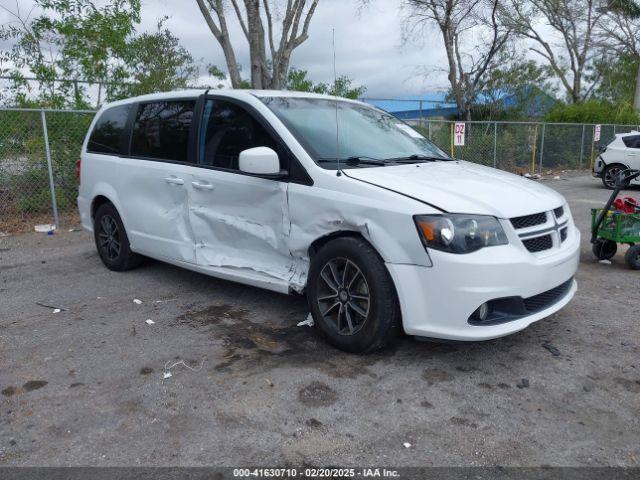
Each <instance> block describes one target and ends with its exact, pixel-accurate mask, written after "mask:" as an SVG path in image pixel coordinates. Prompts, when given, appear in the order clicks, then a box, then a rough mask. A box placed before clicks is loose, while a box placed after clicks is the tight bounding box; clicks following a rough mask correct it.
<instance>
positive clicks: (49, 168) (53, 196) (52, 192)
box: [40, 110, 60, 228]
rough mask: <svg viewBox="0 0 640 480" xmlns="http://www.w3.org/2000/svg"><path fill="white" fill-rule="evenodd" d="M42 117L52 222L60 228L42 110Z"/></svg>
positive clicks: (45, 120)
mask: <svg viewBox="0 0 640 480" xmlns="http://www.w3.org/2000/svg"><path fill="white" fill-rule="evenodd" d="M40 115H41V117H42V133H43V134H44V151H45V153H46V155H47V169H48V170H49V188H50V189H51V206H52V208H53V222H54V224H55V226H56V228H59V227H60V217H59V216H58V203H57V202H56V187H55V183H54V181H53V167H52V165H51V149H50V148H49V132H48V130H47V116H46V114H45V113H44V110H40Z"/></svg>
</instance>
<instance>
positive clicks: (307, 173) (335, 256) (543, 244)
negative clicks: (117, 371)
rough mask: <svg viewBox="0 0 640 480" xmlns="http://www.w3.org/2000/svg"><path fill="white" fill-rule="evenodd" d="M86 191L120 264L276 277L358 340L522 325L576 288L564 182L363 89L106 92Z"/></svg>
mask: <svg viewBox="0 0 640 480" xmlns="http://www.w3.org/2000/svg"><path fill="white" fill-rule="evenodd" d="M78 168H79V173H80V180H81V182H80V193H79V196H78V207H79V209H80V214H81V217H82V223H83V226H84V227H85V228H86V229H88V230H91V231H93V232H94V236H95V242H96V246H97V249H98V252H99V254H100V257H101V259H102V261H103V262H104V264H105V265H106V266H107V268H110V269H111V270H116V271H122V270H127V269H130V268H133V267H135V266H137V265H138V264H139V262H140V258H141V256H146V257H153V258H155V259H158V260H161V261H164V262H168V263H171V264H174V265H179V266H181V267H185V268H188V269H190V270H195V271H197V272H201V273H204V274H207V275H211V276H215V277H219V278H223V279H227V280H233V281H237V282H241V283H245V284H248V285H253V286H257V287H262V288H267V289H270V290H274V291H277V292H282V293H292V292H300V293H302V292H304V293H306V296H307V298H308V301H309V308H310V310H311V313H312V315H313V319H314V323H315V327H316V328H317V329H318V331H319V332H320V333H321V334H322V335H323V336H324V337H325V338H326V339H327V340H328V341H329V342H330V343H331V344H333V345H335V346H336V347H338V348H341V349H344V350H348V351H353V352H365V351H370V350H373V349H376V348H379V347H381V346H383V345H385V344H386V343H388V342H389V341H391V340H392V339H393V337H394V335H396V334H397V333H398V332H399V331H400V330H401V329H402V330H404V332H406V333H407V334H410V335H415V336H419V337H430V338H440V339H452V340H484V339H490V338H496V337H500V336H503V335H507V334H510V333H513V332H517V331H519V330H522V329H523V328H525V327H527V326H528V325H530V324H531V323H533V322H535V321H537V320H540V319H542V318H544V317H547V316H549V315H550V314H552V313H554V312H556V311H557V310H559V309H560V308H562V307H563V306H564V305H566V304H567V303H568V302H569V301H570V300H571V298H572V297H573V295H574V293H575V291H576V282H575V280H574V274H575V272H576V269H577V265H578V255H579V244H580V234H579V232H578V230H577V229H576V227H575V226H574V223H573V219H572V217H571V212H570V211H569V207H568V205H567V204H566V202H565V200H564V199H563V197H562V196H561V195H559V194H558V193H555V192H554V191H552V190H550V189H549V188H546V187H544V186H542V185H540V184H539V183H536V182H534V181H532V180H528V179H525V178H522V177H518V176H514V175H511V174H509V173H505V172H502V171H498V170H494V169H492V168H488V167H484V166H480V165H475V164H471V163H468V162H464V161H460V160H456V159H453V158H451V157H449V156H448V155H447V154H446V153H445V152H443V151H442V150H440V149H439V148H438V147H436V146H435V145H434V144H432V143H431V142H429V141H428V140H427V139H425V138H424V137H423V136H422V135H421V134H420V133H419V132H418V131H416V130H414V129H413V128H411V127H410V126H409V125H407V124H405V123H402V122H401V121H399V120H397V119H396V118H394V117H392V116H391V115H388V114H387V113H385V112H383V111H381V110H378V109H375V108H372V107H371V106H368V105H366V104H363V103H360V102H356V101H349V100H344V99H336V98H334V97H329V96H323V95H315V94H304V93H295V92H275V91H247V90H243V91H226V92H225V91H216V92H215V93H210V92H208V91H185V92H172V93H166V94H156V95H148V96H143V97H138V98H133V99H128V100H124V101H119V102H114V103H111V104H109V105H106V106H104V107H103V108H102V109H101V110H100V111H99V112H98V114H97V115H96V117H95V119H94V121H93V123H92V125H91V128H90V130H89V133H88V135H87V138H86V140H85V142H84V145H83V149H82V155H81V161H80V165H78Z"/></svg>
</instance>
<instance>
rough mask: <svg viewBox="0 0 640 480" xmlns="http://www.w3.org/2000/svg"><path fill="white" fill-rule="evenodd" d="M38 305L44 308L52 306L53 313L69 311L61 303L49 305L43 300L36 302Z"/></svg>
mask: <svg viewBox="0 0 640 480" xmlns="http://www.w3.org/2000/svg"><path fill="white" fill-rule="evenodd" d="M36 305H38V306H40V307H44V308H50V309H52V310H53V313H60V312H61V311H65V312H68V311H69V310H68V309H67V308H64V307H61V306H59V305H48V304H46V303H42V302H36Z"/></svg>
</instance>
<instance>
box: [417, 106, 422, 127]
mask: <svg viewBox="0 0 640 480" xmlns="http://www.w3.org/2000/svg"><path fill="white" fill-rule="evenodd" d="M418 125H419V126H421V127H422V100H420V120H419V121H418Z"/></svg>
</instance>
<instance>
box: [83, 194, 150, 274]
mask: <svg viewBox="0 0 640 480" xmlns="http://www.w3.org/2000/svg"><path fill="white" fill-rule="evenodd" d="M93 236H94V239H95V242H96V249H97V250H98V255H100V259H101V260H102V263H104V265H105V267H107V268H108V269H109V270H113V271H114V272H123V271H125V270H131V269H133V268H136V267H137V266H139V265H140V263H142V257H141V256H140V255H137V254H135V253H133V252H132V251H131V248H130V246H129V237H127V232H126V231H125V229H124V224H123V223H122V219H121V218H120V215H119V214H118V210H116V207H114V206H113V204H111V203H104V204H102V205H100V206H99V207H98V210H97V211H96V213H95V216H94V219H93Z"/></svg>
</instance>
